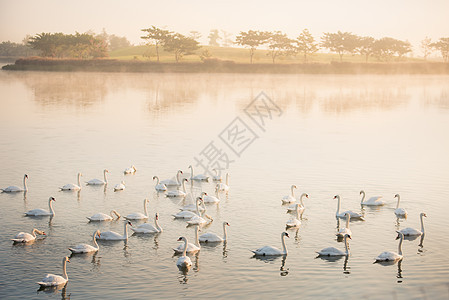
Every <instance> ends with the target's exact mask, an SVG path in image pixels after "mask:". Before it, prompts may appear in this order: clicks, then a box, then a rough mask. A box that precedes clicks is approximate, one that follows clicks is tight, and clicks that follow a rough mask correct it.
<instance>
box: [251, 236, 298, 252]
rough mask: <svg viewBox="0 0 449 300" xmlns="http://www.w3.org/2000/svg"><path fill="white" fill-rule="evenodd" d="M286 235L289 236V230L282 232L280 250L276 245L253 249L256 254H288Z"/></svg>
mask: <svg viewBox="0 0 449 300" xmlns="http://www.w3.org/2000/svg"><path fill="white" fill-rule="evenodd" d="M285 237H289V236H288V233H287V232H285V231H284V232H282V234H281V241H282V250H279V249H278V248H276V247H271V246H264V247H262V248H259V249H256V250H251V252H253V253H254V255H255V256H279V255H287V247H286V246H285Z"/></svg>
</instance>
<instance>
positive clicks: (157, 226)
mask: <svg viewBox="0 0 449 300" xmlns="http://www.w3.org/2000/svg"><path fill="white" fill-rule="evenodd" d="M154 225H156V229H157V230H158V231H159V232H162V228H161V226H159V222H158V221H157V218H154Z"/></svg>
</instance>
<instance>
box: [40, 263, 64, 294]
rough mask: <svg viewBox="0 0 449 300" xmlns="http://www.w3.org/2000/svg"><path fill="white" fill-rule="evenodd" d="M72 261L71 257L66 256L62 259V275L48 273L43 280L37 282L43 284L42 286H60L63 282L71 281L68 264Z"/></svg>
mask: <svg viewBox="0 0 449 300" xmlns="http://www.w3.org/2000/svg"><path fill="white" fill-rule="evenodd" d="M67 262H70V260H69V258H68V257H67V256H66V257H64V258H63V259H62V276H59V275H53V274H47V276H45V277H44V279H42V281H39V282H37V284H39V285H40V286H41V288H45V287H51V286H58V285H62V284H66V283H67V281H69V277H68V276H67V271H66V264H67Z"/></svg>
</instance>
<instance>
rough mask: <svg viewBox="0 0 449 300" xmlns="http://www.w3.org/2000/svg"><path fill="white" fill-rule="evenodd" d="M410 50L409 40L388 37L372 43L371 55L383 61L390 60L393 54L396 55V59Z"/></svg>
mask: <svg viewBox="0 0 449 300" xmlns="http://www.w3.org/2000/svg"><path fill="white" fill-rule="evenodd" d="M411 51H412V49H411V45H410V43H409V42H407V41H400V40H397V39H394V38H390V37H383V38H381V39H379V40H375V41H374V44H373V55H374V56H376V57H377V58H378V59H379V60H384V61H390V60H391V59H392V58H393V57H394V56H395V55H397V57H398V59H401V58H402V56H404V55H405V54H407V53H408V52H411Z"/></svg>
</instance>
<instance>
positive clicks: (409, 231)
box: [399, 213, 427, 236]
mask: <svg viewBox="0 0 449 300" xmlns="http://www.w3.org/2000/svg"><path fill="white" fill-rule="evenodd" d="M423 217H427V215H426V214H425V213H421V214H420V215H419V218H420V220H421V231H419V230H418V229H414V228H411V227H407V228H404V229H401V230H399V232H400V233H402V234H403V235H404V236H420V235H422V234H424V222H423Z"/></svg>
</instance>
